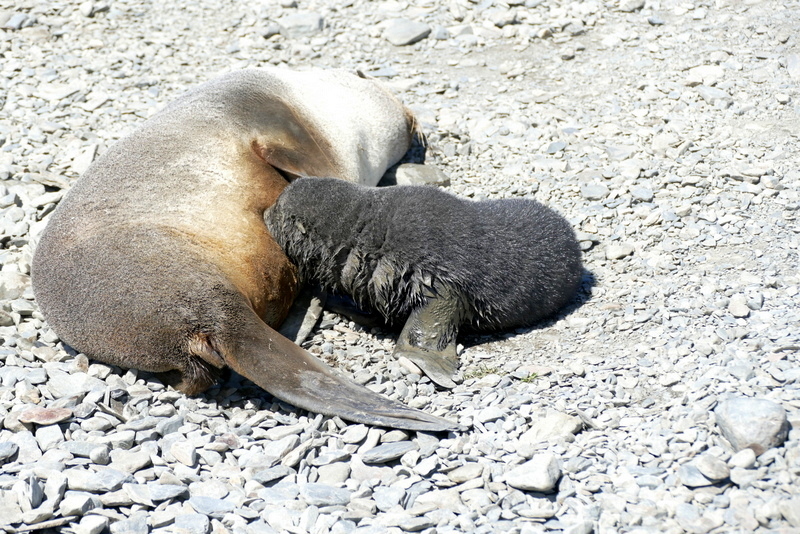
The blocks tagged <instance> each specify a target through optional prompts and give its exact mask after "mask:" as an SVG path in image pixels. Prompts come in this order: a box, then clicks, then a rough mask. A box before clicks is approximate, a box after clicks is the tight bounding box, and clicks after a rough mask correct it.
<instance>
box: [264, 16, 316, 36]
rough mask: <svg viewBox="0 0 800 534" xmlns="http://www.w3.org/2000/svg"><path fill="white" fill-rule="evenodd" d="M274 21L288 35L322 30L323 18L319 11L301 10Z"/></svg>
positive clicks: (299, 34) (301, 34)
mask: <svg viewBox="0 0 800 534" xmlns="http://www.w3.org/2000/svg"><path fill="white" fill-rule="evenodd" d="M276 22H277V23H278V25H280V27H281V28H283V32H282V33H284V34H285V35H287V36H288V37H298V36H303V35H313V34H315V33H319V32H320V31H322V28H323V27H324V25H325V19H323V18H322V15H320V14H319V13H313V12H303V11H299V12H297V13H292V14H290V15H286V16H285V17H281V18H279V19H278V20H277V21H276Z"/></svg>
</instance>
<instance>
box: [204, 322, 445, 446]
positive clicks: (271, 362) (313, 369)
mask: <svg viewBox="0 0 800 534" xmlns="http://www.w3.org/2000/svg"><path fill="white" fill-rule="evenodd" d="M249 312H250V314H251V315H252V317H249V316H248V318H247V319H246V320H245V322H246V323H247V324H243V325H241V330H240V332H239V333H238V335H237V336H236V337H235V338H233V339H230V340H227V341H221V340H218V341H217V342H216V343H215V344H216V345H218V346H216V347H214V346H211V345H209V346H208V350H209V351H211V352H213V353H214V354H218V355H221V357H222V359H223V360H224V362H225V364H227V365H228V366H229V367H231V368H232V369H233V370H234V371H236V372H237V373H239V374H241V375H243V376H245V377H247V378H249V379H250V380H252V381H253V382H255V383H256V384H258V385H259V386H261V387H262V388H264V389H265V390H267V391H268V392H270V393H271V394H272V395H274V396H275V397H277V398H279V399H281V400H283V401H285V402H288V403H290V404H293V405H294V406H297V407H298V408H303V409H305V410H309V411H313V412H317V413H321V414H324V415H338V416H339V417H341V418H342V419H347V420H348V421H354V422H357V423H365V424H369V425H379V426H387V427H392V428H402V429H407V430H420V431H433V432H435V431H444V430H458V429H460V428H461V427H459V425H457V424H456V423H453V422H452V421H448V420H447V419H443V418H441V417H436V416H433V415H429V414H427V413H425V412H422V411H420V410H415V409H413V408H409V407H408V406H406V405H404V404H401V403H399V402H397V401H394V400H391V399H387V398H386V397H383V396H381V395H378V394H377V393H374V392H372V391H370V390H369V389H367V388H365V387H363V386H361V385H359V384H356V383H355V382H353V381H352V380H350V379H349V378H346V377H345V376H343V375H342V374H340V373H339V372H338V371H336V370H334V369H333V368H331V367H328V366H327V365H325V363H323V362H322V361H320V360H318V359H317V358H315V357H314V356H312V355H311V354H309V353H308V352H306V351H305V350H303V349H301V348H300V347H298V346H297V345H295V344H294V343H292V342H291V341H289V340H288V339H286V338H285V337H283V336H281V335H280V334H278V333H277V332H276V331H274V330H273V329H271V328H270V327H269V326H267V325H266V324H265V323H264V322H263V321H261V320H260V319H259V318H258V317H257V316H256V314H255V312H252V311H251V310H250V311H249ZM198 356H200V355H199V354H198ZM200 357H203V356H200ZM217 357H219V356H217Z"/></svg>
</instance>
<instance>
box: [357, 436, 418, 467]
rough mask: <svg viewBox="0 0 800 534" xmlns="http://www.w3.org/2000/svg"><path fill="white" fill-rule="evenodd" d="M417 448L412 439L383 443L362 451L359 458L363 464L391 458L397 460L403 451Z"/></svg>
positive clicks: (386, 460)
mask: <svg viewBox="0 0 800 534" xmlns="http://www.w3.org/2000/svg"><path fill="white" fill-rule="evenodd" d="M418 448H419V447H418V445H417V444H416V443H414V442H412V441H397V442H395V443H384V444H383V445H378V446H377V447H375V448H373V449H370V450H369V451H367V452H366V453H364V455H363V457H362V459H361V460H362V461H363V462H364V463H365V464H384V463H386V462H391V461H392V460H397V459H398V458H400V457H401V456H403V455H404V454H405V453H407V452H409V451H415V450H417V449H418Z"/></svg>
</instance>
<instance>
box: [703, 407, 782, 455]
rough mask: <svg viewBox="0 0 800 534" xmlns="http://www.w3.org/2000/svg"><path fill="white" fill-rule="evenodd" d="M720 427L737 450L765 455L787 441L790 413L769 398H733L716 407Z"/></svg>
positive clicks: (715, 412)
mask: <svg viewBox="0 0 800 534" xmlns="http://www.w3.org/2000/svg"><path fill="white" fill-rule="evenodd" d="M714 414H715V415H716V422H717V426H718V427H719V429H720V432H721V433H722V435H723V436H724V437H725V439H727V440H728V442H729V443H730V444H731V446H732V447H733V449H734V451H740V450H742V449H744V448H745V447H748V448H751V449H753V452H755V453H756V455H761V454H763V453H764V452H766V451H767V450H768V449H771V448H772V447H779V446H780V445H782V444H783V442H784V441H786V438H787V435H788V421H787V418H786V410H785V409H784V408H783V407H781V406H780V405H778V404H775V403H774V402H772V401H770V400H767V399H753V398H748V397H732V398H728V399H726V400H724V401H722V402H720V403H719V405H718V406H717V407H716V408H715V410H714Z"/></svg>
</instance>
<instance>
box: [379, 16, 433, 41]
mask: <svg viewBox="0 0 800 534" xmlns="http://www.w3.org/2000/svg"><path fill="white" fill-rule="evenodd" d="M430 33H431V28H430V26H428V25H427V24H425V23H424V22H415V21H413V20H409V19H405V18H399V19H392V20H390V21H389V22H388V23H387V24H386V28H385V29H384V31H383V37H384V38H385V39H386V40H387V41H389V42H390V43H392V44H393V45H395V46H407V45H412V44H414V43H416V42H418V41H421V40H422V39H424V38H426V37H427V36H428V34H430Z"/></svg>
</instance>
